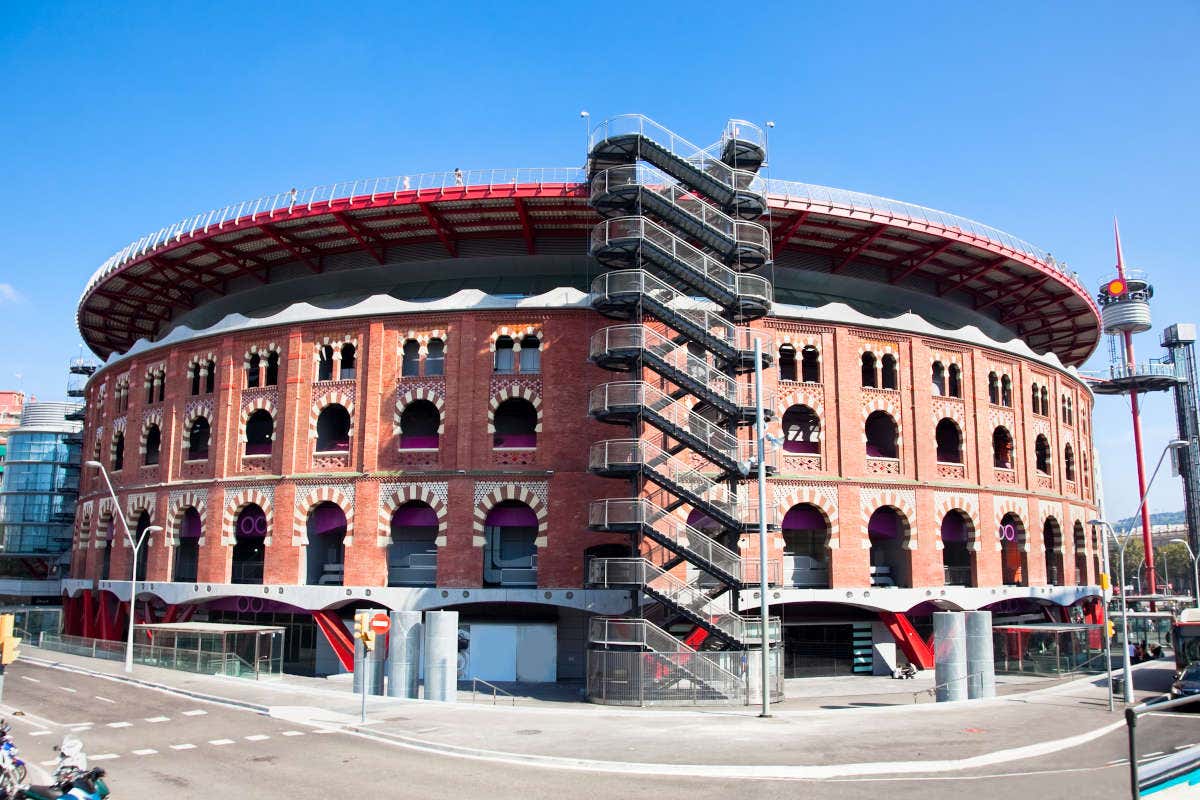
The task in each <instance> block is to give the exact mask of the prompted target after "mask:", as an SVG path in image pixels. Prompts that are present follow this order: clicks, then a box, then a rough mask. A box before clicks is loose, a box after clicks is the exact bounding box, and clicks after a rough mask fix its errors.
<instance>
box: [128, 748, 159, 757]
mask: <svg viewBox="0 0 1200 800" xmlns="http://www.w3.org/2000/svg"><path fill="white" fill-rule="evenodd" d="M133 754H134V755H135V756H156V755H158V751H157V750H154V749H152V748H149V747H147V748H146V749H144V750H134V751H133Z"/></svg>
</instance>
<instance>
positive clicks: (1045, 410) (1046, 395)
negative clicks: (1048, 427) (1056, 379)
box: [1042, 386, 1050, 417]
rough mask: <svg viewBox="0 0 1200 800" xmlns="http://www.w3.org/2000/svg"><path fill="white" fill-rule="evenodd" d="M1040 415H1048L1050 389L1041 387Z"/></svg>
mask: <svg viewBox="0 0 1200 800" xmlns="http://www.w3.org/2000/svg"><path fill="white" fill-rule="evenodd" d="M1042 416H1043V417H1048V416H1050V390H1049V389H1047V388H1046V387H1045V386H1043V387H1042Z"/></svg>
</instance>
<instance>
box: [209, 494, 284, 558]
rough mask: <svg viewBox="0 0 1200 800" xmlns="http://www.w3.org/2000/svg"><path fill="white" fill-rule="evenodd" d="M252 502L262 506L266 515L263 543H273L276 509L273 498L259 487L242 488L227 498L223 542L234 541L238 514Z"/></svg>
mask: <svg viewBox="0 0 1200 800" xmlns="http://www.w3.org/2000/svg"><path fill="white" fill-rule="evenodd" d="M251 504H253V505H256V506H258V507H259V508H261V509H262V510H263V514H265V515H266V517H267V534H266V536H264V537H263V544H264V545H270V544H271V535H272V533H273V532H274V530H275V509H274V506H273V504H272V503H271V498H270V497H268V496H267V495H266V494H264V493H263V492H262V491H261V490H259V489H241V490H240V491H237V492H235V493H233V494H231V495H230V496H229V497H227V498H226V499H225V511H224V513H222V515H221V544H223V545H231V544H233V543H234V525H236V524H237V516H238V514H240V513H241V511H242V509H243V508H245V507H246V506H248V505H251Z"/></svg>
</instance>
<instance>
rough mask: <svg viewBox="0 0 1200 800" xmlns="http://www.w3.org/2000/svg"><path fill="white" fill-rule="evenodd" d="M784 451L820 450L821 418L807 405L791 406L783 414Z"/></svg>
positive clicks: (806, 451)
mask: <svg viewBox="0 0 1200 800" xmlns="http://www.w3.org/2000/svg"><path fill="white" fill-rule="evenodd" d="M783 450H784V452H785V453H819V452H821V420H820V419H819V418H818V417H817V414H816V412H815V411H813V410H812V409H811V408H809V407H808V406H792V407H791V408H789V409H788V410H787V411H786V412H785V413H784V415H783Z"/></svg>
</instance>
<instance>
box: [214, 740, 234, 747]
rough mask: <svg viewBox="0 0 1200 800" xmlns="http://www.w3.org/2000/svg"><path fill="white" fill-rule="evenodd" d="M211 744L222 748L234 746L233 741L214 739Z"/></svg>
mask: <svg viewBox="0 0 1200 800" xmlns="http://www.w3.org/2000/svg"><path fill="white" fill-rule="evenodd" d="M209 744H211V745H213V746H214V747H220V746H221V745H226V744H233V739H212V740H211V741H209Z"/></svg>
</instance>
